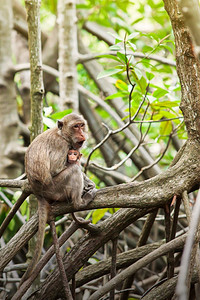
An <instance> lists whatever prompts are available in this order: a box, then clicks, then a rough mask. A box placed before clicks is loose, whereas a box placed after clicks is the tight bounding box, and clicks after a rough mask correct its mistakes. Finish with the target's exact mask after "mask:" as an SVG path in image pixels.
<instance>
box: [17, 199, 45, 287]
mask: <svg viewBox="0 0 200 300" xmlns="http://www.w3.org/2000/svg"><path fill="white" fill-rule="evenodd" d="M48 212H49V204H48V202H47V201H46V200H44V199H41V198H40V199H39V201H38V215H39V225H38V233H37V243H36V247H35V252H34V255H33V258H32V260H31V262H30V263H29V265H28V268H27V270H26V272H25V273H24V275H23V276H22V279H21V281H20V285H19V286H21V285H22V283H24V282H25V281H26V280H27V279H28V278H29V276H30V275H31V273H32V272H33V270H34V269H35V266H36V264H37V263H38V261H39V259H40V255H41V253H42V247H43V243H44V236H45V226H46V223H47V219H48Z"/></svg>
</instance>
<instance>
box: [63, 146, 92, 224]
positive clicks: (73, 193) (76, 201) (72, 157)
mask: <svg viewBox="0 0 200 300" xmlns="http://www.w3.org/2000/svg"><path fill="white" fill-rule="evenodd" d="M81 156H82V154H81V153H80V152H79V151H78V150H74V149H70V150H69V152H68V155H67V161H66V166H67V170H68V176H69V179H68V180H67V184H66V186H65V189H66V194H67V195H68V197H69V198H70V199H71V200H72V203H73V205H74V207H75V208H76V209H78V208H79V207H80V206H81V205H82V203H83V199H82V197H81V196H82V192H83V187H84V179H83V174H82V172H81V168H80V158H81ZM72 217H73V219H74V221H75V222H77V223H78V224H79V225H80V226H82V225H85V224H89V223H90V221H89V220H87V221H80V220H79V219H77V217H76V215H75V214H74V213H72Z"/></svg>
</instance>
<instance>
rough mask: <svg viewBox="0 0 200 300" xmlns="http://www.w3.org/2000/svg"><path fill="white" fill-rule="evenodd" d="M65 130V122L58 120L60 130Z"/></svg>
mask: <svg viewBox="0 0 200 300" xmlns="http://www.w3.org/2000/svg"><path fill="white" fill-rule="evenodd" d="M62 128H63V122H62V121H60V120H58V129H60V130H61V129H62Z"/></svg>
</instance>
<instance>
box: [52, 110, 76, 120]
mask: <svg viewBox="0 0 200 300" xmlns="http://www.w3.org/2000/svg"><path fill="white" fill-rule="evenodd" d="M71 112H72V109H66V110H63V111H59V112H57V113H54V114H52V115H51V118H52V119H54V120H59V119H62V118H63V117H64V116H66V115H68V114H70V113H71Z"/></svg>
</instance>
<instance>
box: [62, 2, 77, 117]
mask: <svg viewBox="0 0 200 300" xmlns="http://www.w3.org/2000/svg"><path fill="white" fill-rule="evenodd" d="M76 22H77V18H76V1H75V0H64V1H63V0H59V1H58V25H59V26H58V27H59V28H58V42H59V58H58V64H59V73H60V76H59V90H60V106H61V108H62V109H63V110H64V109H69V108H71V109H73V111H75V112H77V111H78V85H77V71H76V62H77V58H78V50H77V28H76Z"/></svg>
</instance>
